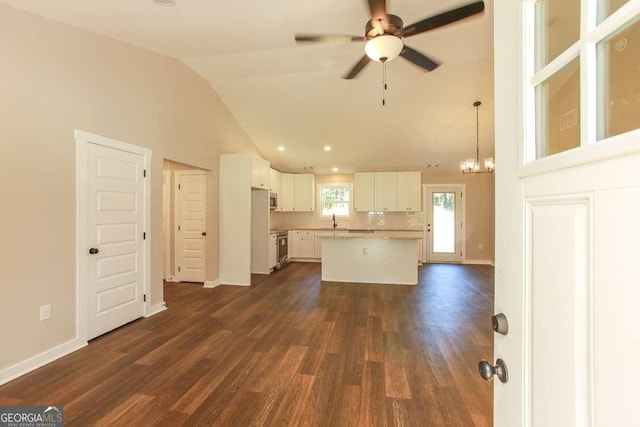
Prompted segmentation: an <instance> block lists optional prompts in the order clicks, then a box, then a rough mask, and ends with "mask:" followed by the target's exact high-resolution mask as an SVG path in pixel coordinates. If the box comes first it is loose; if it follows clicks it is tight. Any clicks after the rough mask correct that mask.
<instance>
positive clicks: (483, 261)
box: [462, 259, 493, 265]
mask: <svg viewBox="0 0 640 427" xmlns="http://www.w3.org/2000/svg"><path fill="white" fill-rule="evenodd" d="M462 263H463V264H478V265H493V261H491V260H488V259H465V260H464V261H462Z"/></svg>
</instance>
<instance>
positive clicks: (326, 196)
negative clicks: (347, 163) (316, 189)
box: [321, 187, 349, 201]
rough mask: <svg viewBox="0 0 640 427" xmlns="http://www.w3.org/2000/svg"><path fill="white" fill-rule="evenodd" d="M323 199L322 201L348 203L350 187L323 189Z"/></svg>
mask: <svg viewBox="0 0 640 427" xmlns="http://www.w3.org/2000/svg"><path fill="white" fill-rule="evenodd" d="M321 197H322V200H330V201H333V200H337V201H348V200H349V187H323V188H322V196H321Z"/></svg>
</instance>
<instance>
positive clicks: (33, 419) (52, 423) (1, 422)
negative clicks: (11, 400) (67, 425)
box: [0, 406, 64, 427]
mask: <svg viewBox="0 0 640 427" xmlns="http://www.w3.org/2000/svg"><path fill="white" fill-rule="evenodd" d="M63 410H64V408H63V407H62V406H0V427H62V425H63V424H64V412H63Z"/></svg>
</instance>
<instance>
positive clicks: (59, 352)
mask: <svg viewBox="0 0 640 427" xmlns="http://www.w3.org/2000/svg"><path fill="white" fill-rule="evenodd" d="M86 345H87V342H86V341H82V340H80V339H73V340H71V341H67V342H65V343H63V344H60V345H58V346H56V347H53V348H51V349H49V350H46V351H43V352H42V353H40V354H36V355H35V356H32V357H30V358H28V359H26V360H23V361H22V362H18V363H16V364H15V365H13V366H9V367H8V368H4V369H2V370H0V385H3V384H6V383H8V382H9V381H11V380H14V379H16V378H18V377H20V376H22V375H24V374H26V373H29V372H31V371H33V370H35V369H38V368H39V367H41V366H44V365H46V364H47V363H50V362H53V361H54V360H57V359H59V358H61V357H63V356H66V355H67V354H69V353H73V352H74V351H76V350H80V349H81V348H82V347H84V346H86Z"/></svg>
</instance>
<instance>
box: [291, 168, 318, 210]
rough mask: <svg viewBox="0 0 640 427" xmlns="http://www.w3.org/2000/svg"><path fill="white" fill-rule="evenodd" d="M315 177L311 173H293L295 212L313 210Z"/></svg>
mask: <svg viewBox="0 0 640 427" xmlns="http://www.w3.org/2000/svg"><path fill="white" fill-rule="evenodd" d="M314 184H315V179H314V176H313V174H312V173H302V174H296V175H294V193H295V196H294V203H293V206H294V210H295V211H297V212H310V211H313V210H314V209H313V206H314V203H313V202H314V194H315V189H314Z"/></svg>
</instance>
